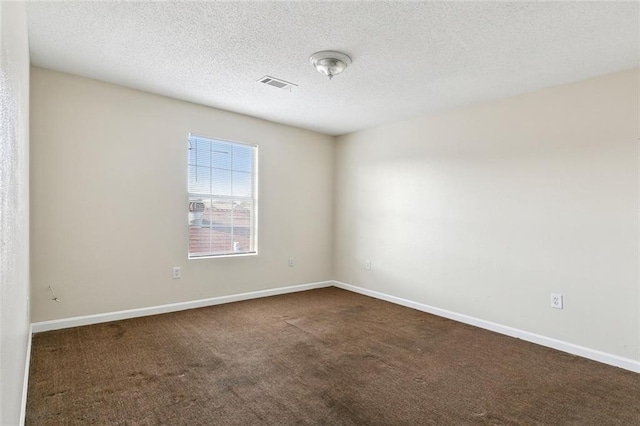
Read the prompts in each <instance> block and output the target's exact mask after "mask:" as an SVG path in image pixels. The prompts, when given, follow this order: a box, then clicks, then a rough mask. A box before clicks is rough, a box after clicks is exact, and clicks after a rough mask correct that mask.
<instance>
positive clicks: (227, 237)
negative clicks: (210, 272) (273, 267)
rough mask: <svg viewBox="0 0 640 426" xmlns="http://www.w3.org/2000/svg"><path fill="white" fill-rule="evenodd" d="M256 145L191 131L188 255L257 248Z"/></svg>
mask: <svg viewBox="0 0 640 426" xmlns="http://www.w3.org/2000/svg"><path fill="white" fill-rule="evenodd" d="M256 157H257V147H256V146H253V145H247V144H243V143H237V142H228V141H223V140H217V139H209V138H203V137H199V136H193V135H189V153H188V166H187V167H188V169H189V179H188V180H189V184H188V185H189V188H188V191H189V258H190V259H193V258H199V257H211V256H228V255H238V254H251V253H256V246H257V244H256V243H257V232H256V216H257V215H256V212H257V197H256V192H257V191H256V187H257V181H256V177H257V176H256V170H257V167H256V166H257V158H256Z"/></svg>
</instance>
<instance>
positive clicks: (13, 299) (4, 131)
mask: <svg viewBox="0 0 640 426" xmlns="http://www.w3.org/2000/svg"><path fill="white" fill-rule="evenodd" d="M28 87H29V53H28V46H27V27H26V10H25V7H24V4H22V3H7V2H0V337H1V340H0V424H2V425H14V424H19V419H20V401H21V395H22V385H23V377H24V368H25V354H26V348H27V337H28V330H29V318H28V312H27V303H28V295H29V222H28V220H29V212H28V209H29V189H28V188H29V179H28V173H29V166H28V165H29V148H28V111H29V103H28V97H29V91H28Z"/></svg>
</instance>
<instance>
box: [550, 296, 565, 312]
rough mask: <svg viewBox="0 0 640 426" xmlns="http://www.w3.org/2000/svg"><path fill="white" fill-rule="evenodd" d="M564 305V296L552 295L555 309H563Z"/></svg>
mask: <svg viewBox="0 0 640 426" xmlns="http://www.w3.org/2000/svg"><path fill="white" fill-rule="evenodd" d="M563 305H564V304H563V300H562V295H561V294H556V293H551V307H552V308H555V309H563V307H564V306H563Z"/></svg>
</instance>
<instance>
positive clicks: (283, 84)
mask: <svg viewBox="0 0 640 426" xmlns="http://www.w3.org/2000/svg"><path fill="white" fill-rule="evenodd" d="M258 81H259V82H260V83H263V84H268V85H269V86H273V87H277V88H278V89H285V90H289V91H291V90H293V89H294V88H296V87H298V85H297V84H293V83H290V82H288V81H284V80H281V79H279V78H274V77H271V76H269V75H265V76H264V77H262V78H261V79H260V80H258Z"/></svg>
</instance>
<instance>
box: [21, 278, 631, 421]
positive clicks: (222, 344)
mask: <svg viewBox="0 0 640 426" xmlns="http://www.w3.org/2000/svg"><path fill="white" fill-rule="evenodd" d="M27 424H28V425H67V424H99V425H119V424H126V425H293V424H308V425H417V424H434V425H460V424H527V425H530V424H553V425H555V424H575V425H612V424H622V425H639V424H640V375H639V374H636V373H632V372H629V371H625V370H622V369H618V368H614V367H610V366H607V365H604V364H600V363H596V362H593V361H589V360H586V359H583V358H579V357H575V356H571V355H568V354H565V353H562V352H558V351H554V350H552V349H548V348H544V347H542V346H537V345H534V344H531V343H527V342H524V341H521V340H517V339H513V338H509V337H506V336H502V335H499V334H495V333H492V332H489V331H485V330H482V329H478V328H475V327H471V326H468V325H464V324H460V323H456V322H454V321H450V320H446V319H443V318H439V317H436V316H432V315H428V314H425V313H422V312H418V311H415V310H412V309H408V308H404V307H401V306H397V305H393V304H391V303H387V302H383V301H380V300H376V299H372V298H368V297H365V296H361V295H358V294H354V293H350V292H347V291H343V290H339V289H336V288H327V289H320V290H312V291H306V292H302V293H295V294H289V295H283V296H276V297H270V298H265V299H259V300H251V301H246V302H239V303H232V304H228V305H220V306H214V307H209V308H202V309H194V310H190V311H183V312H177V313H171V314H165V315H158V316H153V317H146V318H137V319H132V320H126V321H118V322H112V323H106V324H98V325H92V326H86V327H78V328H73V329H66V330H59V331H51V332H46V333H41V334H37V335H35V336H34V338H33V346H32V357H31V371H30V376H29V389H28V401H27Z"/></svg>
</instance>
